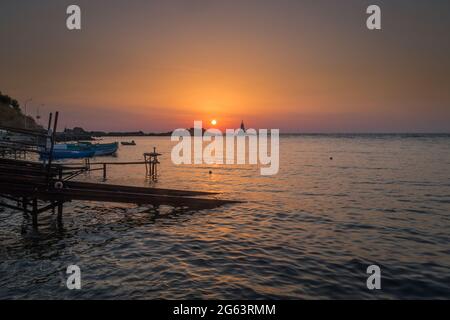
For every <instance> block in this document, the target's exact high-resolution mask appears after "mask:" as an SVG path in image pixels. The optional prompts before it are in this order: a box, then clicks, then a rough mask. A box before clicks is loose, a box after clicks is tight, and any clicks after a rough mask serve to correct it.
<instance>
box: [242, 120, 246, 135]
mask: <svg viewBox="0 0 450 320" xmlns="http://www.w3.org/2000/svg"><path fill="white" fill-rule="evenodd" d="M241 130H242V131H244V133H245V126H244V120H242V121H241Z"/></svg>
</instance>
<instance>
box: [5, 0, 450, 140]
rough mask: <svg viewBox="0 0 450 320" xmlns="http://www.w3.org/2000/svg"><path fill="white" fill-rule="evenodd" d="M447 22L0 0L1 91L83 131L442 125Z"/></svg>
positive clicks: (449, 76) (281, 10) (442, 0)
mask: <svg viewBox="0 0 450 320" xmlns="http://www.w3.org/2000/svg"><path fill="white" fill-rule="evenodd" d="M70 4H77V5H79V6H80V8H81V12H82V30H78V31H69V30H68V29H67V28H66V19H67V17H68V16H67V14H66V8H67V7H68V6H69V5H70ZM371 4H377V5H379V6H380V7H381V11H382V30H376V31H373V30H368V29H367V27H366V19H367V17H368V15H367V14H366V8H367V7H368V6H369V5H371ZM449 30H450V2H449V1H446V0H430V1H414V0H390V1H375V0H371V1H364V0H346V1H334V0H327V1H324V0H310V1H306V0H303V1H302V0H270V1H269V0H234V1H225V0H221V1H217V0H208V1H207V0H180V1H175V0H167V1H162V0H160V1H149V0H122V1H118V0H96V1H85V0H71V1H65V0H40V1H23V0H21V1H17V0H2V1H1V2H0V39H1V42H2V45H1V46H0V70H1V72H0V91H2V92H3V93H7V94H9V95H10V96H12V97H14V98H17V99H18V100H19V102H22V104H23V102H24V101H26V100H27V99H29V98H32V101H31V102H30V103H28V106H27V112H28V113H31V114H32V115H35V114H36V113H37V108H38V107H39V109H40V113H41V115H43V114H47V113H48V112H50V111H55V110H58V111H60V117H61V118H60V119H61V120H60V121H61V122H60V123H61V126H64V127H74V126H81V127H83V128H85V129H87V130H105V131H137V130H143V131H146V132H163V131H169V130H173V129H175V128H184V127H192V126H193V122H194V120H203V121H204V123H205V127H208V124H209V122H210V121H211V120H212V119H217V121H218V125H217V127H218V128H219V129H225V128H237V127H239V125H240V122H241V120H244V122H245V123H246V126H247V127H253V128H268V129H271V128H277V129H280V130H281V132H285V133H287V132H325V133H328V132H339V133H342V132H450V90H449V89H450V59H449V57H450V40H449V39H450V37H449V34H448V33H449ZM43 118H45V117H43Z"/></svg>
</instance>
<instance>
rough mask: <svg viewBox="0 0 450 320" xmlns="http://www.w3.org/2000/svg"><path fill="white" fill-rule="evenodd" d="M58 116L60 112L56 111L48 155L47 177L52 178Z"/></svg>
mask: <svg viewBox="0 0 450 320" xmlns="http://www.w3.org/2000/svg"><path fill="white" fill-rule="evenodd" d="M58 116H59V112H58V111H56V112H55V121H54V122H53V132H52V138H51V146H50V154H49V156H48V170H47V179H50V174H51V168H52V160H53V147H54V145H55V137H56V129H57V127H58Z"/></svg>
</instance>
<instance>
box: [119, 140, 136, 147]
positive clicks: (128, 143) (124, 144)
mask: <svg viewBox="0 0 450 320" xmlns="http://www.w3.org/2000/svg"><path fill="white" fill-rule="evenodd" d="M121 144H122V145H123V146H135V145H136V142H135V141H134V140H131V141H122V142H121Z"/></svg>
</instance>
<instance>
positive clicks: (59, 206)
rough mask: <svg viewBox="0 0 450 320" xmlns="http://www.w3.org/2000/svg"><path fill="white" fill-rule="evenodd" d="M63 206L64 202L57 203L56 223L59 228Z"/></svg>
mask: <svg viewBox="0 0 450 320" xmlns="http://www.w3.org/2000/svg"><path fill="white" fill-rule="evenodd" d="M63 205H64V202H62V201H60V202H58V216H57V222H58V225H60V226H61V225H62V216H63Z"/></svg>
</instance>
